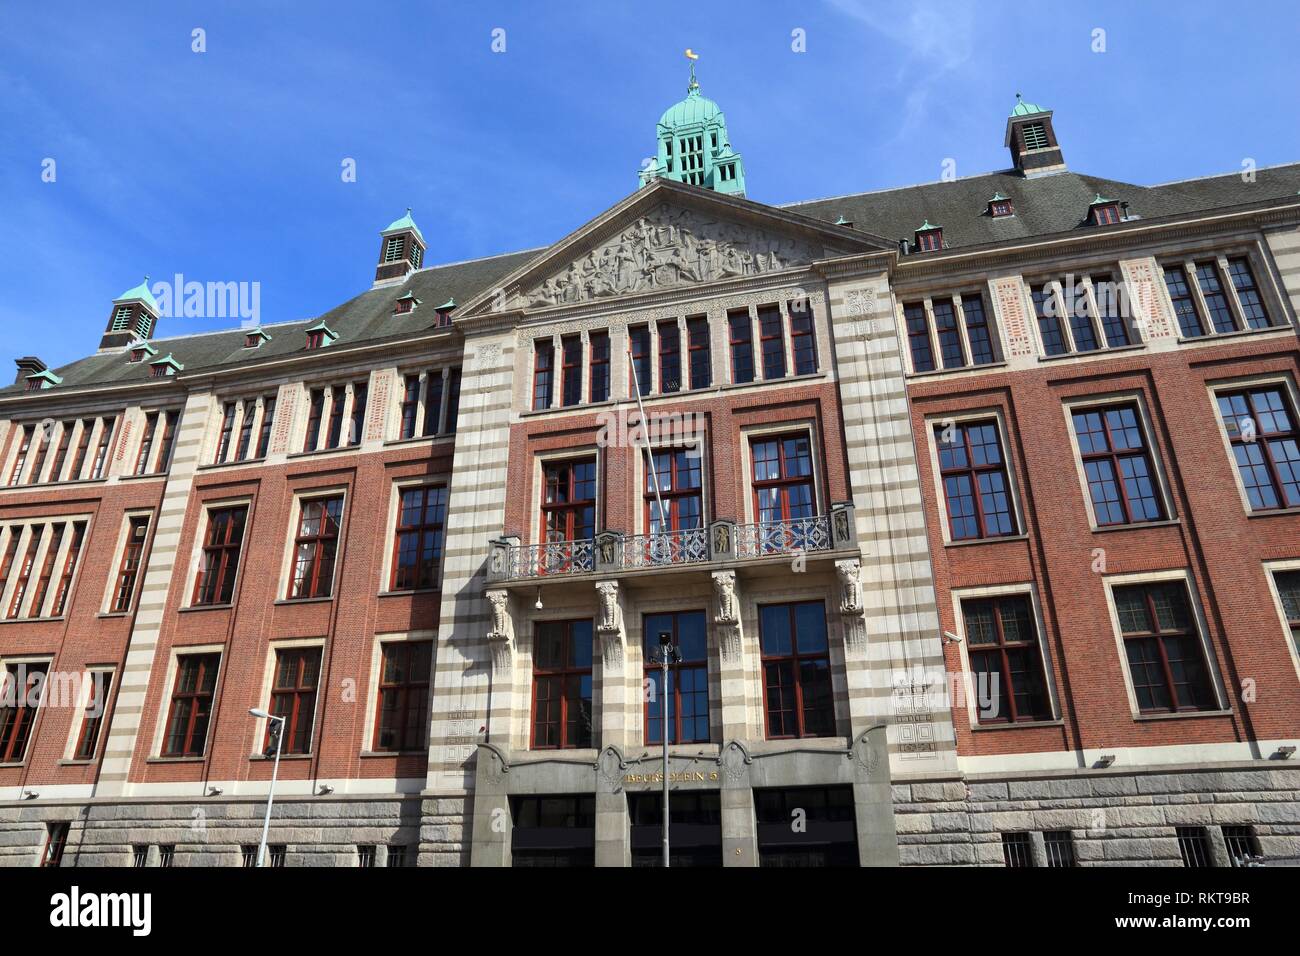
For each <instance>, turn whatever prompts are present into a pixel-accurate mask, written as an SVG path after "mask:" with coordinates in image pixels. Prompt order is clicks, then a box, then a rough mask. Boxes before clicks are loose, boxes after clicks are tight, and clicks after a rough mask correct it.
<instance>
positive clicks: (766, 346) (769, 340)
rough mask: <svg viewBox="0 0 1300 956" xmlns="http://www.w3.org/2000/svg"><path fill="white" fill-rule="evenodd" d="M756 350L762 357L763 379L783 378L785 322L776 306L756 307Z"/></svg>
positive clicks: (766, 380)
mask: <svg viewBox="0 0 1300 956" xmlns="http://www.w3.org/2000/svg"><path fill="white" fill-rule="evenodd" d="M758 351H759V354H760V355H761V356H762V359H763V381H765V382H770V381H772V380H773V379H777V378H785V372H786V369H785V323H783V322H782V321H781V309H780V308H779V307H778V306H775V305H765V306H760V307H759V309H758Z"/></svg>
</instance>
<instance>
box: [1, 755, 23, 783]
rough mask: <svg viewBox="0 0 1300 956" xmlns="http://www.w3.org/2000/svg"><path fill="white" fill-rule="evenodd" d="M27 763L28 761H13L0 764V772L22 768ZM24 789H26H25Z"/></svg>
mask: <svg viewBox="0 0 1300 956" xmlns="http://www.w3.org/2000/svg"><path fill="white" fill-rule="evenodd" d="M26 763H27V761H26V760H17V761H14V760H11V761H8V762H6V763H0V770H9V769H11V768H13V767H22V766H24V765H25V764H26ZM23 789H26V788H25V787H24V788H23Z"/></svg>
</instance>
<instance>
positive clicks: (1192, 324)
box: [1164, 265, 1205, 339]
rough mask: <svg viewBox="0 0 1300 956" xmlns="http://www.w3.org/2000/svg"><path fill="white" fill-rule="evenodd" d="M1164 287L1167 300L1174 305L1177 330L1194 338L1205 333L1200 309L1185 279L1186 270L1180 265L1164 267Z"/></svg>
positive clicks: (1189, 337)
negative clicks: (1167, 294)
mask: <svg viewBox="0 0 1300 956" xmlns="http://www.w3.org/2000/svg"><path fill="white" fill-rule="evenodd" d="M1164 273H1165V289H1166V291H1168V293H1169V301H1170V302H1172V303H1173V306H1174V316H1175V318H1177V319H1178V331H1179V332H1181V333H1182V336H1183V338H1185V339H1194V338H1197V337H1198V336H1202V335H1204V334H1205V329H1204V328H1203V327H1202V326H1201V316H1200V310H1199V309H1198V308H1197V305H1196V296H1195V295H1193V293H1192V289H1191V285H1190V284H1189V283H1188V281H1187V272H1186V271H1185V270H1184V269H1183V267H1182V266H1181V265H1170V266H1165V267H1164Z"/></svg>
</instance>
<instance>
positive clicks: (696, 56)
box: [686, 47, 700, 86]
mask: <svg viewBox="0 0 1300 956" xmlns="http://www.w3.org/2000/svg"><path fill="white" fill-rule="evenodd" d="M699 58H700V55H699V54H698V53H696V52H695V51H694V50H692V49H691V48H690V47H687V48H686V59H688V60H690V61H691V86H699V84H698V83H696V82H695V61H696V60H698V59H699Z"/></svg>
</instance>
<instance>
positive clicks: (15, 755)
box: [0, 661, 50, 764]
mask: <svg viewBox="0 0 1300 956" xmlns="http://www.w3.org/2000/svg"><path fill="white" fill-rule="evenodd" d="M49 672H50V662H49V661H32V662H30V663H26V662H23V663H10V664H5V668H4V672H3V674H0V681H2V684H0V689H2V690H3V691H4V693H3V694H0V764H6V763H22V762H23V761H24V760H25V759H27V745H28V744H29V743H30V742H31V739H32V727H33V726H34V725H35V723H36V718H37V716H39V713H40V709H41V704H42V703H43V702H44V700H45V690H44V684H43V681H44V677H43V678H42V690H41V694H40V699H39V700H37V701H36V703H35V704H31V703H30V698H31V694H32V685H33V684H34V683H35V680H34V676H35V675H36V674H42V675H48V674H49ZM20 676H21V677H22V681H23V684H22V686H21V687H18V686H17V684H18V680H19V677H20ZM11 685H13V689H12V691H11V690H10V689H9V688H10V686H11ZM11 699H12V703H10V700H11Z"/></svg>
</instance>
